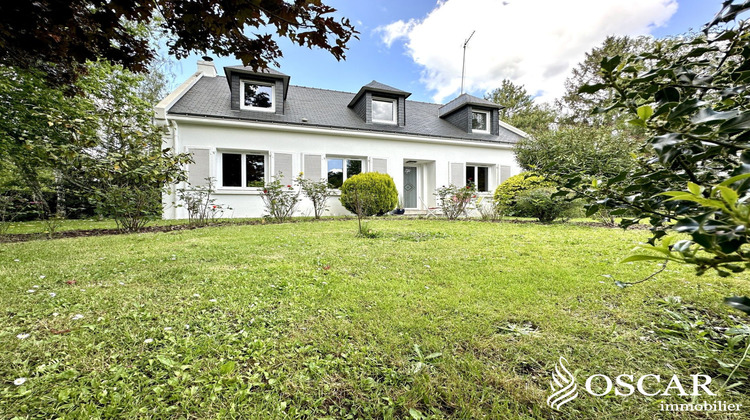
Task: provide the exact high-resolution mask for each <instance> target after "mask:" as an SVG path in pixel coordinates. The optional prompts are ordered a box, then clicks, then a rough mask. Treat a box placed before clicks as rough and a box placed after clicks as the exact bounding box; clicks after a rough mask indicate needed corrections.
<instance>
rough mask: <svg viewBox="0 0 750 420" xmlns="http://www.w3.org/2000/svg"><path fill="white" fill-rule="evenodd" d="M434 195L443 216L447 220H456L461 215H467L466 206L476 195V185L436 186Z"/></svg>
mask: <svg viewBox="0 0 750 420" xmlns="http://www.w3.org/2000/svg"><path fill="white" fill-rule="evenodd" d="M435 196H436V197H437V201H438V204H439V205H440V211H441V213H442V214H443V216H445V217H447V218H448V220H456V219H457V218H458V217H459V216H461V215H467V207H468V206H469V205H470V204H471V203H472V202H473V201H474V200H475V199H476V197H477V187H476V185H474V184H469V185H467V186H465V187H457V186H455V185H453V184H451V185H449V186H447V187H446V186H442V187H440V188H437V189H436V190H435Z"/></svg>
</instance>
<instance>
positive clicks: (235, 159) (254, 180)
mask: <svg viewBox="0 0 750 420" xmlns="http://www.w3.org/2000/svg"><path fill="white" fill-rule="evenodd" d="M265 182H266V156H265V155H262V154H257V153H222V154H221V186H222V187H256V188H257V187H263V185H265Z"/></svg>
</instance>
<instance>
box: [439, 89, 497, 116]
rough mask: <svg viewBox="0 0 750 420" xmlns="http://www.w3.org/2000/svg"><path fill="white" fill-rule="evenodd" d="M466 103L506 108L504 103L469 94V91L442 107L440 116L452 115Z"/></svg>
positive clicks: (484, 106) (483, 106)
mask: <svg viewBox="0 0 750 420" xmlns="http://www.w3.org/2000/svg"><path fill="white" fill-rule="evenodd" d="M464 105H476V106H480V107H482V108H497V109H503V108H505V107H504V106H502V105H498V104H496V103H494V102H490V101H488V100H486V99H482V98H477V97H476V96H472V95H469V94H468V93H462V94H461V95H459V96H458V98H456V99H454V100H452V101H450V102H448V103H447V104H445V105H443V106H441V107H440V116H441V117H445V116H447V115H450V114H452V113H453V112H454V111H457V110H459V109H461V108H462V107H463V106H464Z"/></svg>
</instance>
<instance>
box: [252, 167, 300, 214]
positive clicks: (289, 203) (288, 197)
mask: <svg viewBox="0 0 750 420" xmlns="http://www.w3.org/2000/svg"><path fill="white" fill-rule="evenodd" d="M282 178H283V174H281V173H279V175H277V176H274V177H273V181H271V183H269V184H266V186H265V188H264V189H263V194H261V197H263V204H265V206H266V211H267V212H268V216H269V217H273V218H274V219H276V221H277V222H283V221H285V220H286V219H288V218H290V217H292V215H293V214H294V211H295V210H296V209H297V205H298V204H299V201H300V200H299V191H295V190H294V187H292V186H291V185H284V184H282V183H281V179H282Z"/></svg>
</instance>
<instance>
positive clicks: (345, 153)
mask: <svg viewBox="0 0 750 420" xmlns="http://www.w3.org/2000/svg"><path fill="white" fill-rule="evenodd" d="M224 73H225V77H221V76H219V75H217V72H216V69H215V67H214V65H213V62H211V61H199V62H198V71H197V72H196V73H195V74H194V75H193V76H191V77H190V78H189V79H188V80H187V81H186V82H185V83H183V84H182V85H181V86H180V87H179V88H177V89H176V90H175V91H174V92H172V93H171V94H170V95H169V96H168V97H167V98H165V99H164V100H163V101H162V102H160V103H159V104H158V105H157V107H156V118H157V123H159V124H161V125H162V126H163V127H164V129H165V136H164V146H165V147H168V148H171V149H172V150H174V151H177V152H188V153H191V154H192V156H193V161H194V163H192V164H190V165H188V168H187V170H188V182H189V185H194V186H195V185H205V183H206V178H209V177H211V178H214V179H215V180H216V193H215V197H216V201H217V202H218V203H221V204H224V205H227V206H229V207H231V209H232V210H230V211H229V213H228V214H224V215H223V216H224V217H260V216H263V215H264V207H263V201H262V198H261V194H262V191H263V185H264V184H266V183H267V182H270V181H271V179H272V177H274V176H278V175H281V176H283V183H284V184H289V185H293V179H294V178H295V177H296V176H297V175H298V174H299V173H303V176H304V177H306V178H310V179H315V180H319V179H326V180H327V181H328V182H329V185H330V186H331V187H332V188H334V190H336V188H337V187H340V186H341V184H342V183H343V182H344V181H345V180H346V179H347V178H349V177H351V176H353V175H356V174H358V173H361V172H381V173H387V174H389V175H391V177H393V180H394V181H395V183H396V186H397V187H398V189H399V197H400V199H401V200H402V202H403V204H404V207H405V208H406V209H407V211H408V210H411V211H415V212H416V211H420V210H423V209H425V208H426V207H428V206H430V207H431V206H434V205H436V202H435V196H434V192H435V189H436V188H437V187H440V186H442V185H449V184H453V185H459V186H462V185H466V183H467V182H473V183H475V184H476V185H477V188H478V190H479V193H480V194H492V192H493V191H494V189H495V187H496V186H497V185H498V184H499V183H500V182H502V181H504V180H505V179H507V178H508V177H510V176H511V175H514V174H516V173H518V172H520V169H519V168H518V166H517V164H516V163H515V156H514V153H513V145H514V143H515V142H516V141H517V140H518V139H520V138H521V137H523V136H525V133H523V132H522V131H520V130H518V129H516V128H514V127H511V126H509V125H507V124H505V123H503V122H502V121H500V120H499V118H498V110H499V109H501V108H502V107H500V106H499V105H497V104H494V103H492V102H489V101H485V100H483V99H480V98H476V97H473V96H471V95H467V94H463V95H461V96H459V97H458V98H456V99H454V100H453V101H451V102H449V103H447V104H445V105H441V104H431V103H424V102H415V101H409V100H407V98H408V96H409V93H408V92H404V91H402V90H399V89H395V88H393V87H390V86H387V85H384V84H381V83H378V82H375V81H373V82H371V83H369V84H367V85H365V86H363V87H362V89H360V91H359V92H357V93H349V92H339V91H332V90H325V89H316V88H309V87H301V86H294V85H290V84H289V81H290V77H289V76H287V75H284V74H282V73H279V72H277V71H274V70H266V71H263V72H254V71H252V69H250V68H246V67H241V66H232V67H225V68H224ZM181 187H185V186H175V187H174V188H173V189H172V190H171V191H168V192H167V193H166V194H164V197H163V205H164V214H163V217H164V218H166V219H180V218H187V212H186V211H185V210H184V208H182V207H181V206H179V202H178V197H177V194H176V191H177V189H178V188H181ZM188 187H189V186H188ZM328 204H329V209H328V210H327V212H326V214H329V215H342V214H348V211H347V210H346V209H344V208H343V207H342V206H341V205H340V203H339V201H338V199H336V197H334V199H331V200H329V203H328ZM296 215H312V205H311V204H310V203H307V202H304V201H303V202H302V203H301V205H300V207H299V211H298V213H297V214H296Z"/></svg>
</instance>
